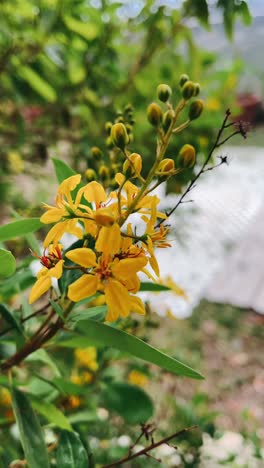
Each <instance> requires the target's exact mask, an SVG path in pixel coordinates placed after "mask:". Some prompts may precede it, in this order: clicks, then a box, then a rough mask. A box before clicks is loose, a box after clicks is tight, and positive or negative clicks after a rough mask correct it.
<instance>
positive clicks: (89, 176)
mask: <svg viewBox="0 0 264 468" xmlns="http://www.w3.org/2000/svg"><path fill="white" fill-rule="evenodd" d="M85 177H86V179H87V180H88V182H91V181H92V180H95V179H96V172H95V170H94V169H86V171H85Z"/></svg>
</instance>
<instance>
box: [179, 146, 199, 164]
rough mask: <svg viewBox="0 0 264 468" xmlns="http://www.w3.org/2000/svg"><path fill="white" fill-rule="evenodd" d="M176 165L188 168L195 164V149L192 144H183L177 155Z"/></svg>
mask: <svg viewBox="0 0 264 468" xmlns="http://www.w3.org/2000/svg"><path fill="white" fill-rule="evenodd" d="M177 162H178V165H179V167H182V168H184V169H187V168H190V167H192V166H193V165H194V164H195V149H194V147H193V146H192V145H189V144H186V145H183V147H182V148H181V150H180V152H179V156H178V161H177Z"/></svg>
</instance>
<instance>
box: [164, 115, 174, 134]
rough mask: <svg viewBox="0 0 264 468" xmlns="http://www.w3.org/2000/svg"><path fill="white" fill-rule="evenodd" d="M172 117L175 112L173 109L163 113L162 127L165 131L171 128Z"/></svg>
mask: <svg viewBox="0 0 264 468" xmlns="http://www.w3.org/2000/svg"><path fill="white" fill-rule="evenodd" d="M172 119H173V112H172V111H171V110H168V111H167V112H165V113H164V114H163V119H162V127H163V129H164V131H165V132H167V131H168V130H169V128H170V125H171V122H172Z"/></svg>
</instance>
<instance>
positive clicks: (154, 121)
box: [147, 102, 163, 127]
mask: <svg viewBox="0 0 264 468" xmlns="http://www.w3.org/2000/svg"><path fill="white" fill-rule="evenodd" d="M162 115H163V113H162V110H161V108H160V106H159V105H158V104H156V102H152V104H150V105H149V106H148V109H147V117H148V121H149V123H150V124H151V125H153V127H158V126H159V125H160V123H161V120H162Z"/></svg>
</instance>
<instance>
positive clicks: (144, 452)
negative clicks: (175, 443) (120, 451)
mask: <svg viewBox="0 0 264 468" xmlns="http://www.w3.org/2000/svg"><path fill="white" fill-rule="evenodd" d="M196 428H197V426H191V427H186V428H185V429H181V430H180V431H178V432H175V433H174V434H172V435H170V436H168V437H164V439H161V440H159V441H158V442H155V443H154V441H153V442H152V443H151V444H150V445H148V446H147V447H145V448H144V449H142V450H139V452H136V453H133V454H129V455H128V456H125V457H123V458H121V459H120V460H117V461H115V462H114V463H110V464H108V465H103V466H102V468H114V467H115V466H119V465H122V464H123V463H126V462H128V461H130V460H134V459H135V458H138V457H141V456H142V455H145V456H148V452H150V451H151V450H153V449H155V448H157V447H159V446H160V445H162V444H167V443H168V442H169V441H170V440H172V439H174V438H175V437H179V436H181V435H183V434H185V433H186V432H189V431H192V430H193V429H196Z"/></svg>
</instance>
